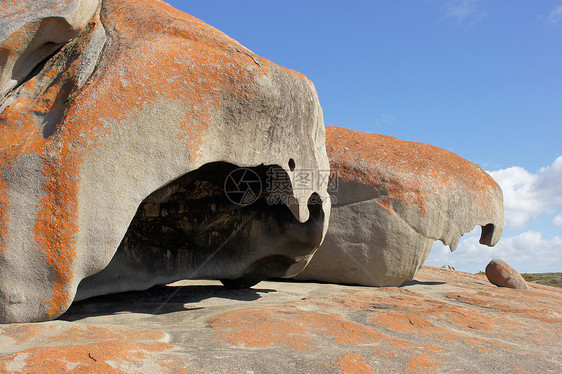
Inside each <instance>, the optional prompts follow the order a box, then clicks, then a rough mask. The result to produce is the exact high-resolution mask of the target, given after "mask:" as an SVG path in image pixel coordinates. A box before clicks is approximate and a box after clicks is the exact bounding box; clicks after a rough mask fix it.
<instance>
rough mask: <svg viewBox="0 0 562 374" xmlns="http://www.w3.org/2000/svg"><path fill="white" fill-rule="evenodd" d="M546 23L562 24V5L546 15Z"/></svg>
mask: <svg viewBox="0 0 562 374" xmlns="http://www.w3.org/2000/svg"><path fill="white" fill-rule="evenodd" d="M546 22H547V23H549V24H551V25H558V24H560V23H562V5H557V6H556V7H554V9H553V10H552V11H551V12H550V14H549V15H548V17H547V19H546Z"/></svg>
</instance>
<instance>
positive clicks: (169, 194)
mask: <svg viewBox="0 0 562 374" xmlns="http://www.w3.org/2000/svg"><path fill="white" fill-rule="evenodd" d="M238 169H240V168H238V167H237V166H236V165H233V164H229V163H225V162H216V163H210V164H206V165H204V166H202V167H201V168H199V169H197V170H195V171H193V172H191V173H188V174H186V175H184V176H183V177H181V178H179V179H177V180H175V181H173V182H171V183H170V184H168V185H166V186H164V187H162V188H160V189H159V190H157V191H155V192H154V193H152V194H151V195H150V196H148V197H147V198H146V199H145V200H144V201H143V202H142V204H141V205H140V206H139V208H138V210H137V213H136V215H135V217H134V218H133V220H132V222H131V224H130V226H129V228H128V230H127V233H126V235H125V237H124V238H123V241H122V242H121V244H120V246H119V248H118V250H117V252H116V254H115V256H114V257H113V259H112V261H111V263H110V264H109V265H108V266H107V267H106V268H105V269H104V270H102V271H101V272H100V273H98V274H95V275H93V276H91V277H88V278H86V279H85V280H83V281H82V283H81V284H80V288H79V292H82V293H83V294H85V295H87V294H100V290H99V288H100V287H101V286H100V285H103V284H111V285H112V292H116V288H117V291H125V290H132V289H146V288H149V287H151V286H153V285H155V284H165V283H170V282H173V281H176V280H180V279H220V280H224V281H229V280H231V281H239V282H238V284H237V283H232V284H230V286H232V288H237V287H238V286H241V285H251V284H255V283H257V282H259V281H261V280H263V279H266V278H271V277H284V276H291V275H294V274H290V271H291V270H290V269H291V268H294V267H295V266H297V267H298V265H299V263H301V262H303V261H306V260H307V258H308V256H309V255H310V254H311V253H312V252H313V251H314V249H315V248H317V246H318V245H319V243H320V240H321V238H322V227H323V222H324V213H323V209H322V200H321V198H320V197H319V196H318V195H316V194H313V195H312V196H311V198H310V199H309V201H308V208H309V211H310V217H311V218H310V219H309V220H308V221H307V222H305V223H300V222H299V221H298V220H297V219H296V218H295V217H294V216H293V214H292V213H291V211H290V210H289V209H288V208H287V206H286V205H285V204H283V203H282V202H275V201H278V200H276V199H269V197H270V196H271V194H272V193H275V191H272V190H271V189H269V188H262V189H261V193H260V194H259V196H257V199H256V200H255V201H254V202H252V203H251V204H247V205H240V204H237V203H235V202H233V199H231V198H230V197H229V196H228V194H227V192H228V191H225V180H226V178H228V177H229V176H231V175H232V174H233V172H235V171H236V170H238ZM248 169H249V170H250V171H251V173H248V174H249V175H253V176H257V177H258V178H259V180H260V182H261V183H262V185H263V186H267V185H268V184H271V183H272V182H271V180H269V178H271V176H272V175H277V176H280V177H281V178H284V179H285V180H288V176H287V174H286V173H285V172H284V171H283V169H282V168H281V167H279V166H276V165H260V166H257V167H252V168H248ZM272 171H273V172H272ZM239 185H240V186H242V185H243V181H242V180H239ZM303 265H304V264H303ZM299 270H300V269H299ZM102 293H109V292H102ZM86 297H88V296H86ZM81 298H84V297H81Z"/></svg>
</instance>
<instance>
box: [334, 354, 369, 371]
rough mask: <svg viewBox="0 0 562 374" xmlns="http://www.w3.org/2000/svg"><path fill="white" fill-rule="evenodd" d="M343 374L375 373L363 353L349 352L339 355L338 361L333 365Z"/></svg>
mask: <svg viewBox="0 0 562 374" xmlns="http://www.w3.org/2000/svg"><path fill="white" fill-rule="evenodd" d="M333 366H335V367H336V368H337V369H338V370H339V372H340V373H341V374H375V373H376V372H375V371H374V370H372V369H371V367H370V366H369V364H368V363H367V362H366V361H365V358H364V357H363V355H361V354H359V353H348V354H345V355H341V356H340V357H338V361H337V362H336V363H335V364H334V365H333Z"/></svg>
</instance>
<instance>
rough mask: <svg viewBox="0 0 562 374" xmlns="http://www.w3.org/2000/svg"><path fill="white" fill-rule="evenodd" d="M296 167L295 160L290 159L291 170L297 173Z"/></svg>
mask: <svg viewBox="0 0 562 374" xmlns="http://www.w3.org/2000/svg"><path fill="white" fill-rule="evenodd" d="M295 167H296V164H295V160H293V159H292V158H290V159H289V170H291V171H295Z"/></svg>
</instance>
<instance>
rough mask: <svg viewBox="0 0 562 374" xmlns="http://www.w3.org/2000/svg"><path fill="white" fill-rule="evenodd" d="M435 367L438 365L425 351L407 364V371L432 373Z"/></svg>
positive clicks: (437, 367)
mask: <svg viewBox="0 0 562 374" xmlns="http://www.w3.org/2000/svg"><path fill="white" fill-rule="evenodd" d="M437 369H439V365H438V364H437V363H436V362H435V361H434V359H433V357H432V356H431V355H429V354H427V353H422V354H420V355H419V356H417V357H415V358H414V359H412V360H411V361H410V363H409V364H408V373H416V374H417V373H434V372H435V371H436V370H437Z"/></svg>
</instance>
